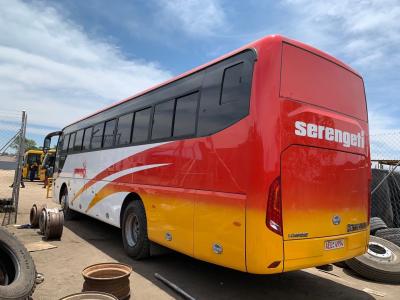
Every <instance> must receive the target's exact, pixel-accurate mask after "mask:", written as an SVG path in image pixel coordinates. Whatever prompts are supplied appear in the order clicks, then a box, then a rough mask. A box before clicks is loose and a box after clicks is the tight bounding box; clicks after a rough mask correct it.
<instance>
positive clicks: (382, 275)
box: [346, 236, 400, 283]
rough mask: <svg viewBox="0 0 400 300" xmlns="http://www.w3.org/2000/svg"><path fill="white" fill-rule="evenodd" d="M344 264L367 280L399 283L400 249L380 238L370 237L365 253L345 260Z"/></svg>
mask: <svg viewBox="0 0 400 300" xmlns="http://www.w3.org/2000/svg"><path fill="white" fill-rule="evenodd" d="M346 264H347V266H349V267H350V268H351V269H352V270H353V271H355V272H356V273H358V274H359V275H361V276H362V277H365V278H367V279H371V280H374V281H379V282H385V283H400V247H399V246H397V245H395V244H393V243H392V242H390V241H387V240H384V239H382V238H379V237H376V236H370V241H369V243H368V251H367V253H365V254H364V255H361V256H357V257H354V258H352V259H349V260H346Z"/></svg>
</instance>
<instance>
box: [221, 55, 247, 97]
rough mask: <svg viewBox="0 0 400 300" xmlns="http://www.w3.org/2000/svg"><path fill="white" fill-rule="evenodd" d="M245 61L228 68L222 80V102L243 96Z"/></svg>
mask: <svg viewBox="0 0 400 300" xmlns="http://www.w3.org/2000/svg"><path fill="white" fill-rule="evenodd" d="M242 76H243V63H240V64H237V65H234V66H232V67H229V68H226V69H225V71H224V76H223V80H222V91H221V104H223V103H227V102H232V101H239V100H240V99H242V98H243V95H242V91H243V89H242V87H241V85H242V83H243V79H242Z"/></svg>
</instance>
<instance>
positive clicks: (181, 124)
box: [174, 92, 199, 137]
mask: <svg viewBox="0 0 400 300" xmlns="http://www.w3.org/2000/svg"><path fill="white" fill-rule="evenodd" d="M198 99H199V92H195V93H192V94H190V95H186V96H183V97H180V98H177V99H176V108H175V121H174V137H182V136H190V135H194V134H195V132H196V119H197V104H198V102H199V101H198Z"/></svg>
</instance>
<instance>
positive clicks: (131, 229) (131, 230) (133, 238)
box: [125, 214, 140, 247]
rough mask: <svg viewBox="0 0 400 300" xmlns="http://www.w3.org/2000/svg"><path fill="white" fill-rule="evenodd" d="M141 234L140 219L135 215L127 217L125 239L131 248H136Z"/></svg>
mask: <svg viewBox="0 0 400 300" xmlns="http://www.w3.org/2000/svg"><path fill="white" fill-rule="evenodd" d="M139 232H140V224H139V218H138V217H137V216H136V215H135V214H130V215H129V216H128V217H127V220H126V225H125V237H126V241H127V243H128V245H129V246H130V247H135V246H136V244H137V241H138V236H139Z"/></svg>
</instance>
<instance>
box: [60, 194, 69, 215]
mask: <svg viewBox="0 0 400 300" xmlns="http://www.w3.org/2000/svg"><path fill="white" fill-rule="evenodd" d="M67 203H68V194H67V193H65V194H64V195H62V197H61V203H60V204H61V209H62V210H63V211H64V212H65V210H66V208H67Z"/></svg>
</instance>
